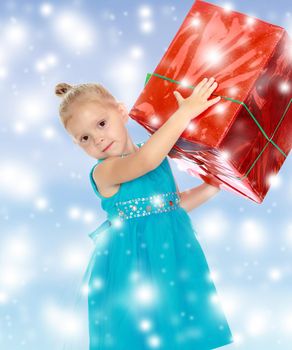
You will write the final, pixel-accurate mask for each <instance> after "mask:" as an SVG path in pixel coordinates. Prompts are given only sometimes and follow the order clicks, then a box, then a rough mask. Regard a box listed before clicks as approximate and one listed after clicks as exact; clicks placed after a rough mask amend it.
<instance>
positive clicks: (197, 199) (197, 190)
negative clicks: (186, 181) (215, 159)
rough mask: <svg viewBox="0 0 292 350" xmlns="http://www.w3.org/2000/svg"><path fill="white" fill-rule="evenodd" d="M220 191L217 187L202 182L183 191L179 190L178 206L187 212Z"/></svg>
mask: <svg viewBox="0 0 292 350" xmlns="http://www.w3.org/2000/svg"><path fill="white" fill-rule="evenodd" d="M219 191H220V188H219V187H215V186H212V185H209V184H207V183H205V182H204V183H203V184H201V185H199V186H196V187H193V188H191V189H189V190H186V191H184V192H180V193H179V195H180V199H181V200H180V206H181V207H182V208H184V209H185V210H186V211H187V212H188V211H191V210H193V209H194V208H197V207H198V206H200V205H201V204H203V203H205V202H206V201H207V200H208V199H210V198H212V197H214V196H215V194H216V193H218V192H219Z"/></svg>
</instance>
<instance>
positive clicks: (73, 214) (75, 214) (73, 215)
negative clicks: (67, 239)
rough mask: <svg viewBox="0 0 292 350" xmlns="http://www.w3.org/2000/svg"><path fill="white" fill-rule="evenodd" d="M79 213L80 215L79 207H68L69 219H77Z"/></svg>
mask: <svg viewBox="0 0 292 350" xmlns="http://www.w3.org/2000/svg"><path fill="white" fill-rule="evenodd" d="M80 215H81V211H80V209H79V208H76V207H74V208H70V209H69V217H70V218H71V219H79V218H80Z"/></svg>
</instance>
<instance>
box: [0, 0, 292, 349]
mask: <svg viewBox="0 0 292 350" xmlns="http://www.w3.org/2000/svg"><path fill="white" fill-rule="evenodd" d="M213 3H214V4H218V5H220V6H223V5H226V4H227V5H228V6H232V8H233V9H234V10H236V11H239V12H243V13H246V14H250V15H253V16H256V17H258V18H260V19H262V20H265V21H268V22H271V23H273V24H276V25H280V26H282V27H284V28H285V29H286V30H287V31H288V32H289V34H290V37H291V36H292V5H291V1H283V0H278V1H270V2H266V1H263V0H260V1H256V2H254V1H239V0H238V1H233V2H232V3H231V2H222V1H213ZM192 4H193V1H154V0H151V1H51V2H33V1H30V2H27V1H2V2H1V3H0V89H1V112H0V144H1V147H0V157H1V161H0V199H1V201H0V348H1V349H5V350H12V349H13V350H14V349H30V350H34V349H40V348H41V349H43V350H49V349H50V350H51V349H63V343H64V341H65V340H67V339H70V338H71V337H73V335H74V334H76V333H78V332H77V330H78V329H79V328H80V327H85V328H84V329H85V332H86V317H85V318H84V319H83V321H81V320H82V317H81V316H80V317H79V316H78V315H77V316H76V315H75V314H72V313H71V312H72V304H73V303H74V300H75V299H74V298H75V293H76V286H77V285H78V283H79V282H80V279H81V277H82V275H83V273H84V270H85V268H86V265H87V262H88V260H89V257H90V254H91V252H92V248H93V247H92V242H91V240H90V238H89V237H88V236H87V235H88V233H89V232H91V231H93V230H94V229H95V228H96V227H97V226H98V225H99V224H100V223H101V222H102V221H103V220H104V219H105V217H106V215H105V213H104V212H103V211H102V209H101V207H100V202H99V199H98V198H97V197H96V195H95V194H94V192H93V189H92V188H91V186H90V182H89V177H88V175H89V171H90V169H91V167H92V166H93V165H94V163H95V161H94V159H93V158H89V157H88V156H87V155H86V154H85V153H84V152H83V151H82V150H81V149H79V148H78V147H77V146H75V145H74V144H73V143H72V141H71V139H70V138H69V136H68V135H67V133H66V131H65V130H64V128H63V126H62V125H61V122H60V120H59V116H58V107H59V102H60V100H59V99H58V97H56V96H55V94H54V88H55V85H56V84H57V83H59V82H67V83H70V84H75V83H76V84H77V83H82V82H100V83H102V84H103V85H104V86H105V87H107V88H108V89H109V90H110V91H111V92H112V94H113V95H114V96H116V97H117V99H118V100H120V101H123V102H125V104H126V106H127V107H128V110H130V109H131V107H132V105H133V104H134V103H135V101H136V99H137V97H138V96H139V94H140V92H141V90H142V88H143V85H144V80H145V76H146V73H147V72H151V71H153V70H154V69H155V67H156V66H157V64H158V62H159V61H160V59H161V57H162V55H163V54H164V52H165V50H166V49H167V47H168V45H169V44H170V42H171V40H172V39H173V37H174V35H175V34H176V32H177V30H178V28H179V27H180V25H181V23H182V21H183V20H184V18H185V16H186V14H187V13H188V11H189V9H190V7H191V6H192ZM291 84H292V82H291ZM290 92H291V90H290ZM128 128H129V133H130V135H131V136H132V139H133V140H134V142H136V143H138V142H142V141H144V140H146V139H147V138H148V133H147V132H146V130H145V129H143V127H142V126H140V125H138V124H137V123H136V122H134V121H133V120H131V119H130V120H129V124H128ZM287 137H291V135H290V136H287ZM170 164H171V167H172V169H173V173H174V176H175V178H176V182H177V184H178V187H179V189H180V192H182V191H184V190H186V189H189V188H191V187H195V186H198V185H199V184H201V183H202V181H201V180H199V179H196V178H192V177H190V176H189V175H187V174H186V173H183V172H182V171H180V170H179V169H178V167H177V165H176V163H175V162H174V161H173V160H172V159H170ZM291 170H292V162H291V156H289V157H288V158H287V160H286V161H285V162H284V164H283V166H282V168H281V170H280V172H279V174H278V175H277V177H276V178H275V179H274V180H273V183H272V186H271V188H270V190H269V192H268V194H267V196H266V198H265V200H264V202H263V203H262V204H260V205H259V204H256V203H254V202H252V201H250V200H248V199H245V198H243V197H241V196H237V195H235V194H232V193H230V192H227V191H220V193H218V194H217V195H216V196H215V197H213V198H212V199H211V200H210V201H208V202H207V203H206V204H204V205H203V206H201V207H199V208H197V209H195V210H193V211H191V212H190V213H189V214H190V216H191V218H192V221H193V223H194V226H195V228H196V230H197V232H198V238H199V240H200V243H201V245H202V248H203V250H204V252H205V255H206V257H207V260H208V263H209V266H210V269H211V271H212V274H213V278H214V280H215V282H216V287H217V289H218V293H219V295H220V297H221V298H222V303H223V305H224V309H225V312H226V316H227V318H228V320H229V324H230V327H231V330H232V332H233V336H234V339H235V343H234V344H232V345H230V346H229V349H244V350H249V349H265V350H274V349H281V350H282V349H283V350H284V349H285V350H286V349H287V350H288V349H291V342H292V301H291V288H292V280H291V264H292V258H291V256H292V255H291V253H292V219H291V207H292V181H291V173H292V172H291ZM80 321H81V322H80ZM79 349H86V346H84V344H83V346H80V348H79Z"/></svg>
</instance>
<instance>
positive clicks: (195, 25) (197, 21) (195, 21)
mask: <svg viewBox="0 0 292 350" xmlns="http://www.w3.org/2000/svg"><path fill="white" fill-rule="evenodd" d="M200 24H201V21H200V19H199V18H195V19H193V20H192V25H193V26H194V27H199V26H200Z"/></svg>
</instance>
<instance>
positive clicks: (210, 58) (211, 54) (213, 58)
mask: <svg viewBox="0 0 292 350" xmlns="http://www.w3.org/2000/svg"><path fill="white" fill-rule="evenodd" d="M205 59H206V61H207V62H209V63H210V64H212V65H216V64H218V63H220V62H221V61H222V59H223V54H222V53H221V52H220V51H219V50H218V49H216V48H212V49H209V50H207V52H206V55H205Z"/></svg>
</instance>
